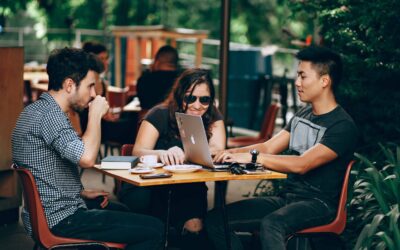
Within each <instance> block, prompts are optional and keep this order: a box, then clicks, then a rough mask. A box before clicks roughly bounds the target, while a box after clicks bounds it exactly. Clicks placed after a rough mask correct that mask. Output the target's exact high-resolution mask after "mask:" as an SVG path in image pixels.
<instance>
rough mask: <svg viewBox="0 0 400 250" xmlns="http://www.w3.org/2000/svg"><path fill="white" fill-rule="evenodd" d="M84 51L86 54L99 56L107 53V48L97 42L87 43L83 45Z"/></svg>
mask: <svg viewBox="0 0 400 250" xmlns="http://www.w3.org/2000/svg"><path fill="white" fill-rule="evenodd" d="M82 49H83V50H84V51H86V52H90V53H93V54H95V55H98V54H100V53H102V52H107V48H106V46H104V45H103V44H101V43H99V42H97V41H87V42H85V43H84V44H83V45H82Z"/></svg>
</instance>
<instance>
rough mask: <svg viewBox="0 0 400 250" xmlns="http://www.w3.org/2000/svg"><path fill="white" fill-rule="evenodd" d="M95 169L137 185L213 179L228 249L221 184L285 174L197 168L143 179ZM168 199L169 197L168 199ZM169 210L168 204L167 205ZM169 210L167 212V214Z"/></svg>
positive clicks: (144, 185) (226, 223) (125, 172)
mask: <svg viewBox="0 0 400 250" xmlns="http://www.w3.org/2000/svg"><path fill="white" fill-rule="evenodd" d="M94 168H95V169H96V170H97V171H99V172H101V173H103V174H106V175H109V176H112V177H114V178H116V179H118V180H121V181H124V182H127V183H130V184H133V185H135V186H139V187H146V186H158V185H171V184H182V183H194V182H207V181H215V182H216V192H219V193H220V197H221V198H220V199H217V200H218V201H219V202H220V207H221V211H222V216H223V220H224V227H225V237H226V243H227V246H228V249H230V246H231V244H230V235H229V233H230V231H229V225H228V218H227V215H226V210H225V205H226V204H225V202H226V201H225V189H224V188H223V186H224V185H225V182H226V181H230V180H261V179H286V174H282V173H278V172H274V171H265V172H264V173H262V174H244V175H234V174H231V173H230V172H212V171H209V170H206V169H202V170H199V171H197V172H193V173H179V174H178V173H173V175H172V177H169V178H161V179H146V180H143V179H141V178H140V177H139V174H130V173H129V172H128V170H104V169H100V166H99V165H96V166H95V167H94ZM163 172H165V170H164V169H162V168H159V169H157V170H156V171H155V172H154V173H163ZM168 201H170V197H169V199H168ZM168 211H169V205H168ZM168 213H169V212H167V214H168ZM168 223H169V216H167V221H166V232H165V233H166V242H165V248H166V247H167V244H168V242H167V237H168Z"/></svg>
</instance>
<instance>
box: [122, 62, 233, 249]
mask: <svg viewBox="0 0 400 250" xmlns="http://www.w3.org/2000/svg"><path fill="white" fill-rule="evenodd" d="M214 98H215V90H214V86H213V83H212V79H211V77H210V75H209V73H208V71H207V70H204V69H188V70H186V71H184V72H183V73H182V74H181V75H180V76H179V77H178V78H177V80H176V81H175V84H174V87H173V89H172V91H171V93H170V94H169V96H168V98H167V99H166V100H165V101H164V102H163V103H162V104H159V105H158V106H155V107H154V108H152V109H151V110H150V111H149V112H148V113H147V115H146V116H145V117H144V119H143V121H142V123H141V125H140V128H139V131H138V134H137V137H136V142H135V147H134V149H133V154H134V155H136V156H141V155H149V154H152V155H157V156H158V161H161V162H162V163H163V164H165V165H174V164H183V163H184V162H185V154H184V152H183V149H182V148H183V147H182V142H181V139H180V136H179V131H178V126H177V123H176V119H175V112H181V113H186V114H191V115H198V116H201V117H202V118H203V123H204V127H205V130H206V134H207V138H208V141H209V146H210V150H211V152H215V151H219V150H222V149H225V141H226V138H225V125H224V122H223V120H222V115H221V114H220V112H219V111H218V110H217V108H216V107H215V106H214ZM149 190H150V191H149ZM168 190H172V200H171V206H170V208H171V214H170V223H171V225H172V226H174V228H175V229H176V231H177V234H178V235H177V236H178V237H179V239H178V241H177V242H179V243H180V248H181V249H209V247H208V246H207V245H204V244H206V242H207V240H206V239H205V235H206V234H205V233H204V232H203V222H202V221H203V218H204V215H205V213H206V212H207V186H206V185H205V183H189V184H179V185H169V186H168V187H165V186H158V187H157V186H155V187H152V188H137V187H136V188H135V187H134V186H132V185H129V184H126V183H124V184H123V186H122V190H121V192H120V200H121V201H122V202H124V203H125V204H126V205H128V207H131V208H132V210H133V211H134V212H138V211H137V209H136V208H137V206H138V199H137V198H138V197H141V198H142V200H141V201H140V202H141V203H142V205H143V201H144V200H145V199H143V198H146V195H145V194H144V193H145V192H149V193H151V199H150V200H151V201H150V202H149V203H150V206H149V212H150V214H151V215H154V216H157V217H158V218H160V219H162V220H165V218H166V211H167V197H168ZM139 200H140V198H139ZM144 203H146V202H144ZM135 210H136V211H135ZM142 212H143V211H142Z"/></svg>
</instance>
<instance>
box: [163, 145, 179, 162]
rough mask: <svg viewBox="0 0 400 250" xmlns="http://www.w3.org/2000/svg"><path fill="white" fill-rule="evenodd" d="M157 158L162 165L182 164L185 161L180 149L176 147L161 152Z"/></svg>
mask: <svg viewBox="0 0 400 250" xmlns="http://www.w3.org/2000/svg"><path fill="white" fill-rule="evenodd" d="M159 157H160V161H161V162H162V163H163V164H164V165H175V164H183V163H184V161H185V153H184V152H183V150H182V149H181V148H180V147H176V146H175V147H172V148H169V149H168V150H163V151H161V153H160V155H159Z"/></svg>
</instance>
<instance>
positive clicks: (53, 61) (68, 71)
mask: <svg viewBox="0 0 400 250" xmlns="http://www.w3.org/2000/svg"><path fill="white" fill-rule="evenodd" d="M89 69H90V58H89V54H88V53H86V52H84V51H83V50H81V49H76V48H67V47H65V48H63V49H55V50H53V51H52V52H51V54H50V56H49V60H48V61H47V74H48V75H49V90H55V91H58V90H60V89H62V84H63V82H64V81H65V79H67V78H70V79H72V80H73V81H74V82H75V84H76V86H77V87H79V85H80V83H81V80H82V79H83V78H85V76H86V74H87V73H88V71H89Z"/></svg>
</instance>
